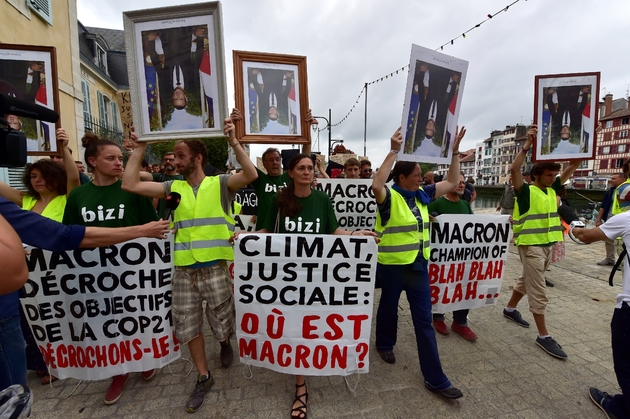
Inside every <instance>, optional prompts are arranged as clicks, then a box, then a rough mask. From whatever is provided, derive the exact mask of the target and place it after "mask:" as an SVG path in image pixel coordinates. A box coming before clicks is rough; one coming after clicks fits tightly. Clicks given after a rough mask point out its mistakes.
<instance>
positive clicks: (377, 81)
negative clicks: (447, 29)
mask: <svg viewBox="0 0 630 419" xmlns="http://www.w3.org/2000/svg"><path fill="white" fill-rule="evenodd" d="M519 1H521V0H514V1H513V2H512V3H510V4H508V5H507V6H505V7H504V8H502V9H501V10H499V11H498V12H496V13H494V14H493V13H488V15H487V17H486V18H485V19H484V20H482V21H481V22H479V23H477V24H476V25H475V26H473V27H471V28H470V29H468V30H467V31H464V32H462V34H461V35H458V36H456V37H455V38H452V39H451V40H450V41H448V42H446V43H444V44H442V45H440V46H439V47H437V48H436V49H435V51H437V50H440V51H443V50H444V47H445V46H448V45H454V44H455V41H456V40H457V39H459V38H466V34H467V33H469V32H471V31H473V30H475V29H477V28H479V27H480V26H481V25H483V24H484V23H486V22H487V21H489V20H490V19H492V18H493V17H495V16H497V15H498V14H500V13H503V12H507V11H508V9H509V8H510V7H512V6H513V5H515V4H516V3H518V2H519ZM525 1H527V0H525ZM405 70H407V71H408V70H409V64H407V65H406V66H404V67H402V68H399V69H397V70H395V71H392V72H391V73H389V74H386V75H384V76H383V77H380V78H377V79H374V80H372V81H371V82H369V83H367V84H365V85H363V88H362V89H361V92H359V96H358V97H357V100H355V101H354V104H353V105H352V107H351V108H350V110H349V111H348V113H346V116H344V117H343V118H341V120H340V121H339V122H337V123H336V124H331V127H336V126H338V125H340V124H341V123H343V122H344V121H345V120H346V119H348V117H349V116H350V114H352V112H353V111H354V108H356V106H357V105H358V104H359V99H361V97H362V96H363V94H364V93H365V91H366V90H367V86H369V85H371V84H375V83H379V82H382V81H383V80H387V79H389V78H390V77H394V76H395V75H397V74H398V73H400V72H403V71H405ZM325 129H328V127H324V128H322V129H320V130H319V131H323V130H325Z"/></svg>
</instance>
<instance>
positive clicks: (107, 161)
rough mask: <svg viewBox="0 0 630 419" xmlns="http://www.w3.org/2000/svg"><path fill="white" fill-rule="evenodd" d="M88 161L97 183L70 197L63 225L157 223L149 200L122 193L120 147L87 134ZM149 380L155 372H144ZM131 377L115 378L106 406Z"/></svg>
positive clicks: (123, 375)
mask: <svg viewBox="0 0 630 419" xmlns="http://www.w3.org/2000/svg"><path fill="white" fill-rule="evenodd" d="M81 142H82V144H83V147H85V162H86V163H87V165H88V166H89V167H90V168H91V170H92V173H94V180H93V181H92V182H90V183H86V184H84V185H81V186H80V187H78V188H76V189H75V190H74V191H72V193H71V194H70V196H69V197H68V203H67V205H66V211H65V213H64V217H63V223H64V224H66V225H69V224H79V225H82V226H86V227H90V226H93V227H128V226H135V225H140V224H146V223H148V222H151V221H157V220H158V216H157V213H156V212H155V208H153V204H152V203H151V200H150V199H149V198H146V197H143V196H140V195H136V194H133V193H131V192H126V191H123V190H122V187H121V185H122V180H120V178H119V177H120V176H121V175H122V173H123V162H122V160H123V156H122V152H121V150H120V147H119V146H118V145H117V144H116V143H114V142H112V141H110V140H107V139H104V138H99V137H98V136H97V135H95V134H86V135H85V136H84V137H83V138H82V139H81ZM142 375H143V377H144V378H145V379H146V380H150V379H151V378H153V376H154V375H155V370H150V371H145V372H143V373H142ZM128 379H129V374H128V373H127V374H122V375H117V376H114V377H113V380H112V384H111V385H110V387H109V389H108V390H107V393H106V395H105V404H114V403H116V402H117V401H118V399H120V396H121V395H122V391H123V388H124V386H125V384H126V383H127V380H128Z"/></svg>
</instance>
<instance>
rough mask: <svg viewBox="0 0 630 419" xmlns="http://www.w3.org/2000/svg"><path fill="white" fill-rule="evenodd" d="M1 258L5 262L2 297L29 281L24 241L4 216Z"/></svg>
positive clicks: (0, 230) (0, 226) (0, 225)
mask: <svg viewBox="0 0 630 419" xmlns="http://www.w3.org/2000/svg"><path fill="white" fill-rule="evenodd" d="M0 258H2V261H3V262H2V279H0V295H4V294H8V293H10V292H13V291H16V290H18V289H20V287H21V286H22V285H24V283H25V282H26V280H27V279H28V268H27V267H26V262H25V259H24V249H23V248H22V240H20V237H19V236H18V235H17V233H16V232H15V230H13V228H12V227H11V225H10V224H9V223H8V222H7V220H6V219H5V218H4V217H3V216H2V215H0Z"/></svg>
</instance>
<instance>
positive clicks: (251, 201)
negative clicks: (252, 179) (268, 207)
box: [234, 188, 258, 215]
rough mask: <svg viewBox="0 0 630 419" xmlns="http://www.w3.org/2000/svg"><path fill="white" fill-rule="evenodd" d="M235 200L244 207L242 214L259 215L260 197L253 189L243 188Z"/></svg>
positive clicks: (238, 191) (237, 192)
mask: <svg viewBox="0 0 630 419" xmlns="http://www.w3.org/2000/svg"><path fill="white" fill-rule="evenodd" d="M234 200H235V201H236V202H238V203H239V204H241V205H242V210H241V214H243V215H256V214H258V196H256V191H255V190H254V189H253V188H242V189H239V190H237V191H236V197H235V198H234Z"/></svg>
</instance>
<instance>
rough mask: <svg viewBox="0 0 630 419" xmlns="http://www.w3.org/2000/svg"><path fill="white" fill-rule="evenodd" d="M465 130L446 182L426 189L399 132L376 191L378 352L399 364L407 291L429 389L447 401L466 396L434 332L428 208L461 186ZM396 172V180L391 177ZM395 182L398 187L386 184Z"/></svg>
mask: <svg viewBox="0 0 630 419" xmlns="http://www.w3.org/2000/svg"><path fill="white" fill-rule="evenodd" d="M465 133H466V128H464V127H462V130H461V131H459V127H458V129H457V130H456V131H455V139H454V141H453V158H452V160H451V166H450V168H449V171H448V178H447V180H446V181H443V182H440V183H436V184H434V185H427V186H425V187H421V186H420V185H421V183H422V172H421V169H420V166H419V165H418V164H417V163H415V162H404V161H399V162H397V163H396V166H395V167H394V169H393V171H392V166H393V165H394V162H395V161H396V156H397V155H398V153H399V151H400V150H401V147H402V142H403V138H402V134H401V133H400V128H398V130H397V131H396V132H395V133H394V135H393V136H392V138H391V151H390V152H389V153H388V154H387V157H386V158H385V161H384V162H383V164H382V165H381V166H380V170H379V171H378V172H377V173H376V176H374V180H373V182H372V190H373V191H374V196H375V198H376V203H377V205H378V212H377V216H376V232H377V234H379V235H380V236H381V242H380V244H379V253H378V265H377V270H376V281H377V284H380V286H381V287H382V291H381V300H380V303H379V307H378V311H377V315H376V349H377V350H378V353H379V355H380V356H381V358H382V359H383V360H384V361H385V362H387V363H390V364H393V363H394V362H396V357H395V356H394V352H393V349H394V345H396V338H397V328H398V324H397V323H398V300H399V299H400V294H401V293H402V291H405V293H406V295H407V300H408V301H409V307H410V310H411V318H412V321H413V325H414V329H415V333H416V343H417V345H418V358H419V360H420V369H421V370H422V375H423V376H424V383H425V387H426V388H427V389H429V390H430V391H433V392H437V393H440V394H442V395H443V396H444V397H447V398H451V399H457V398H460V397H462V392H461V391H460V390H458V389H457V388H455V387H453V386H452V385H451V382H450V381H449V379H448V378H447V377H446V375H445V374H444V372H443V371H442V365H441V363H440V357H439V354H438V350H437V342H436V339H435V332H434V331H433V328H432V327H431V320H432V316H431V295H430V286H429V277H428V273H427V266H428V262H427V261H428V260H429V256H430V249H429V245H430V238H429V212H428V209H427V206H428V204H429V203H430V202H431V201H432V200H433V198H434V197H435V196H436V195H437V196H441V195H444V194H445V193H447V192H448V191H450V190H452V189H454V188H455V187H456V186H457V184H458V182H459V170H460V169H459V167H460V166H459V144H460V142H461V140H462V138H463V137H464V135H465ZM390 171H391V172H392V173H391V176H390V175H389V174H390ZM390 177H391V178H393V181H394V185H393V186H392V188H391V189H390V188H388V187H387V186H386V183H387V182H388V180H389V178H390Z"/></svg>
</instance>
